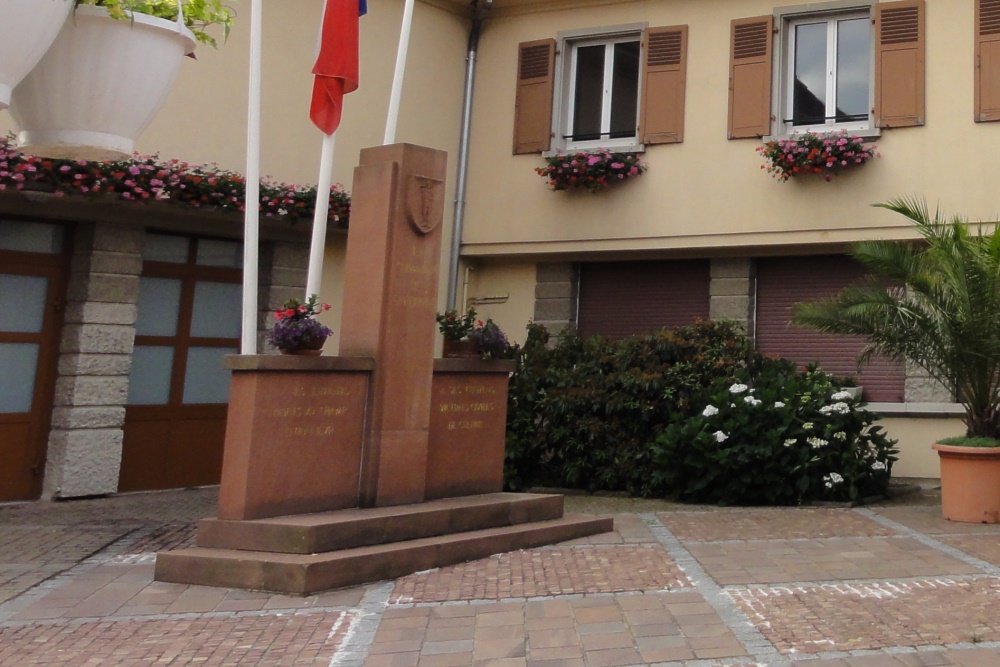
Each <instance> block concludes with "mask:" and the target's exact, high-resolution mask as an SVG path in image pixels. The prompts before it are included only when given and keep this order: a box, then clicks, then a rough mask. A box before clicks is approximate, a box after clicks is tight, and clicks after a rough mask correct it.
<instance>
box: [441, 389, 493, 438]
mask: <svg viewBox="0 0 1000 667" xmlns="http://www.w3.org/2000/svg"><path fill="white" fill-rule="evenodd" d="M496 395H497V390H496V387H488V386H483V385H477V384H468V385H450V386H448V385H446V386H443V387H441V388H440V389H439V390H438V399H439V402H438V406H437V409H438V412H442V413H446V415H447V416H448V417H449V418H450V417H454V419H448V421H447V423H446V426H445V427H446V428H447V429H448V430H449V431H465V430H480V429H483V428H485V426H486V425H485V423H484V421H483V419H477V418H476V416H477V415H484V414H486V413H490V412H496V411H497V409H498V408H497V400H496Z"/></svg>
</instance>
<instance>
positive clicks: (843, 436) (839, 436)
mask: <svg viewBox="0 0 1000 667" xmlns="http://www.w3.org/2000/svg"><path fill="white" fill-rule="evenodd" d="M833 439H834V440H841V441H843V440H847V434H846V433H844V432H843V431H837V432H836V433H834V434H833Z"/></svg>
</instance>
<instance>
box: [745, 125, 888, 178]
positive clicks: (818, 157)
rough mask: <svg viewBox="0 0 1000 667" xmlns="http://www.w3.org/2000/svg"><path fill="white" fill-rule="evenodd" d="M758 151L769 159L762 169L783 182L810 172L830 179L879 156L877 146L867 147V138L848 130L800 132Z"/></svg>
mask: <svg viewBox="0 0 1000 667" xmlns="http://www.w3.org/2000/svg"><path fill="white" fill-rule="evenodd" d="M757 152H758V153H760V154H761V156H762V157H763V158H764V161H765V162H764V164H762V165H761V166H760V168H761V169H766V170H767V173H769V174H771V175H772V176H774V178H777V179H778V180H779V181H787V180H788V179H789V178H793V177H796V176H804V175H806V174H822V175H823V177H824V178H825V179H826V180H827V181H829V180H831V179H832V178H833V177H834V175H836V174H837V173H839V172H841V171H843V170H845V169H850V168H852V167H858V166H860V165H863V164H864V163H865V162H868V161H869V160H871V159H872V158H875V157H879V154H878V151H877V150H876V147H875V146H865V144H864V140H862V139H861V138H860V137H857V136H852V135H848V134H847V132H846V131H841V132H827V133H824V134H817V133H815V132H806V133H805V134H796V135H793V136H792V137H791V138H789V139H779V140H777V141H769V142H767V143H766V144H764V145H763V146H758V147H757Z"/></svg>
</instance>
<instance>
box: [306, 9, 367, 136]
mask: <svg viewBox="0 0 1000 667" xmlns="http://www.w3.org/2000/svg"><path fill="white" fill-rule="evenodd" d="M367 11H368V7H367V2H366V0H326V10H325V11H324V13H323V27H322V31H321V33H320V46H319V56H318V57H317V58H316V65H315V66H314V67H313V74H314V75H316V78H315V80H314V81H313V94H312V104H311V105H310V107H309V118H311V119H312V122H313V123H314V124H315V125H316V127H318V128H319V129H320V130H322V131H323V133H324V134H333V133H334V131H335V130H336V129H337V126H338V125H340V117H341V114H342V113H343V109H344V95H346V94H347V93H349V92H351V91H354V90H357V89H358V17H360V16H363V15H364V14H365V13H366V12H367Z"/></svg>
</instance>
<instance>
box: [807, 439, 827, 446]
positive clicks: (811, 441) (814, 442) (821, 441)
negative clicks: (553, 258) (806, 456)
mask: <svg viewBox="0 0 1000 667" xmlns="http://www.w3.org/2000/svg"><path fill="white" fill-rule="evenodd" d="M806 442H808V443H809V444H810V445H812V448H813V449H819V448H820V447H826V445H827V444H829V443H827V441H826V440H824V439H823V438H816V437H813V438H806Z"/></svg>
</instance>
